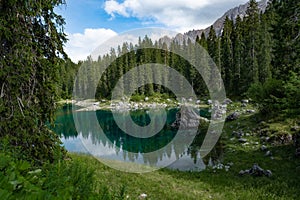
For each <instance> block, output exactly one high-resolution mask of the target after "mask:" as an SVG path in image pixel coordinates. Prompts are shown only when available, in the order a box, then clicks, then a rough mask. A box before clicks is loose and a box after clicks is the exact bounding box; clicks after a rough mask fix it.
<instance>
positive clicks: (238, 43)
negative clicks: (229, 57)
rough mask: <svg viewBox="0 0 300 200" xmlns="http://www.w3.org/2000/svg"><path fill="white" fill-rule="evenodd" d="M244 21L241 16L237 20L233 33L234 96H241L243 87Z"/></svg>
mask: <svg viewBox="0 0 300 200" xmlns="http://www.w3.org/2000/svg"><path fill="white" fill-rule="evenodd" d="M242 34H243V33H242V20H241V18H240V16H238V17H237V18H236V21H235V27H234V29H233V33H232V41H233V71H232V77H233V80H232V91H233V94H234V95H236V96H237V95H240V91H242V88H241V87H242V86H241V84H240V83H241V68H242V64H243V46H244V45H243V42H242V41H243V38H242Z"/></svg>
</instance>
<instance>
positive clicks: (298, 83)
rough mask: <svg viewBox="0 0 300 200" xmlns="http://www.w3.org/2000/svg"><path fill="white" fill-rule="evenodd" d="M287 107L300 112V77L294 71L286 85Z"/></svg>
mask: <svg viewBox="0 0 300 200" xmlns="http://www.w3.org/2000/svg"><path fill="white" fill-rule="evenodd" d="M284 91H285V95H286V98H287V99H286V103H287V105H286V106H287V108H289V109H293V110H295V111H296V112H297V113H300V78H299V75H297V74H296V73H294V72H290V76H289V80H288V81H287V82H286V83H285V85H284Z"/></svg>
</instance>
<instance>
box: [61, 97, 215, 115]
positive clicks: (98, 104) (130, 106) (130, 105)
mask: <svg viewBox="0 0 300 200" xmlns="http://www.w3.org/2000/svg"><path fill="white" fill-rule="evenodd" d="M57 104H59V105H64V104H72V105H76V106H79V107H81V108H79V109H78V110H76V111H78V112H80V111H96V110H144V109H151V108H152V109H161V108H180V106H181V105H183V103H179V102H177V101H175V100H170V99H167V100H166V101H150V100H149V101H139V102H135V101H128V102H121V101H110V100H102V101H97V100H95V99H87V100H80V101H75V100H68V99H67V100H60V101H58V102H57ZM185 105H188V106H192V107H194V108H198V109H201V108H209V107H210V105H209V104H204V103H200V101H199V103H196V102H187V103H185Z"/></svg>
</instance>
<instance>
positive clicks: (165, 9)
mask: <svg viewBox="0 0 300 200" xmlns="http://www.w3.org/2000/svg"><path fill="white" fill-rule="evenodd" d="M246 2H247V0H66V5H61V6H59V7H57V8H56V9H55V11H56V12H57V13H58V14H60V15H62V16H63V17H64V18H65V21H66V25H65V32H66V34H67V35H68V39H69V40H68V42H67V44H66V45H65V51H66V53H67V54H68V55H69V56H70V58H71V59H72V61H74V62H77V61H78V60H84V59H86V58H87V56H88V55H90V54H91V53H92V51H93V50H94V49H95V48H96V47H98V46H99V45H101V44H102V43H103V42H105V41H107V40H108V39H110V38H112V37H114V36H117V35H119V34H122V33H124V32H127V31H132V30H135V29H141V28H149V27H157V28H163V29H167V30H171V31H174V32H177V33H185V32H187V31H189V30H193V29H195V30H197V29H203V28H207V27H209V26H210V25H211V24H213V23H214V21H216V20H217V19H218V18H219V17H221V16H222V15H223V14H224V13H225V12H226V11H227V10H229V9H231V8H233V7H236V6H238V5H240V4H244V3H246Z"/></svg>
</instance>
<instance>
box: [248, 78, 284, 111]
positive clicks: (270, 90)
mask: <svg viewBox="0 0 300 200" xmlns="http://www.w3.org/2000/svg"><path fill="white" fill-rule="evenodd" d="M248 96H250V97H251V98H253V100H254V101H256V102H257V103H259V104H260V106H261V108H260V109H261V111H262V113H263V114H268V113H272V112H278V111H279V110H282V109H284V108H286V104H285V102H286V94H285V89H284V85H283V82H282V81H281V80H276V79H268V80H267V81H266V82H265V83H264V84H261V83H256V84H253V85H251V87H250V88H249V90H248Z"/></svg>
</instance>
